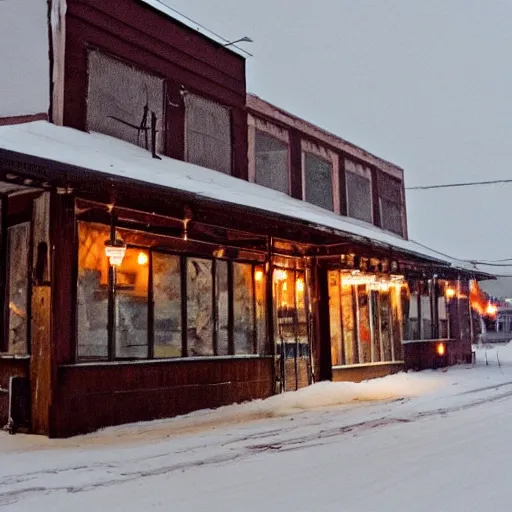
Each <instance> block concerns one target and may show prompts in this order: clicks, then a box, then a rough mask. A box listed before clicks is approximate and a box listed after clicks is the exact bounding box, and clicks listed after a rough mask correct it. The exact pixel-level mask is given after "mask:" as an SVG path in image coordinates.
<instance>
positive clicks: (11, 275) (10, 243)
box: [7, 222, 30, 355]
mask: <svg viewBox="0 0 512 512" xmlns="http://www.w3.org/2000/svg"><path fill="white" fill-rule="evenodd" d="M29 247H30V223H29V222H25V223H23V224H18V225H16V226H12V227H10V228H9V229H8V230H7V254H8V259H9V267H8V268H9V271H8V301H9V345H8V352H9V353H10V354H18V355H19V354H26V353H27V352H28V345H27V337H28V319H29V315H28V283H29Z"/></svg>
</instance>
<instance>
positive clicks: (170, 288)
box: [152, 252, 182, 358]
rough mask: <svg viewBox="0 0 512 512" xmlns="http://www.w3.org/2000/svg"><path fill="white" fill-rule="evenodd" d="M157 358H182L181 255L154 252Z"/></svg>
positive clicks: (155, 351) (155, 352)
mask: <svg viewBox="0 0 512 512" xmlns="http://www.w3.org/2000/svg"><path fill="white" fill-rule="evenodd" d="M152 263H153V302H154V339H155V349H154V355H155V357H157V358H159V357H163V358H168V357H181V355H182V354H181V351H182V333H181V331H182V329H181V271H180V263H181V262H180V257H179V256H174V255H170V254H162V253H157V252H155V253H153V258H152Z"/></svg>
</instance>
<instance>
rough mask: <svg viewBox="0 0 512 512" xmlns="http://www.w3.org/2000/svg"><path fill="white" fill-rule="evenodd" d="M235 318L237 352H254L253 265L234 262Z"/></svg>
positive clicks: (234, 336)
mask: <svg viewBox="0 0 512 512" xmlns="http://www.w3.org/2000/svg"><path fill="white" fill-rule="evenodd" d="M233 320H234V325H233V331H234V332H233V338H234V341H235V354H252V353H254V341H255V338H254V335H255V332H254V293H253V277H252V265H248V264H243V263H233Z"/></svg>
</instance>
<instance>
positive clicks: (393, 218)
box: [377, 173, 404, 236]
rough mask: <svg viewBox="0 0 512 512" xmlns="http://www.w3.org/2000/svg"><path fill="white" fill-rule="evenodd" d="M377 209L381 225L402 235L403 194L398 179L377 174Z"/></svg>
mask: <svg viewBox="0 0 512 512" xmlns="http://www.w3.org/2000/svg"><path fill="white" fill-rule="evenodd" d="M377 188H378V191H379V209H380V220H381V227H382V228H383V229H386V230H387V231H391V232H392V233H395V234H397V235H400V236H403V234H404V225H403V194H402V184H401V182H400V181H399V180H397V179H394V178H392V177H391V176H387V175H385V174H383V173H379V174H378V187H377Z"/></svg>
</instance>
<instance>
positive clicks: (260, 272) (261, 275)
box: [254, 266, 268, 354]
mask: <svg viewBox="0 0 512 512" xmlns="http://www.w3.org/2000/svg"><path fill="white" fill-rule="evenodd" d="M254 293H255V294H256V339H257V350H256V353H257V354H266V353H267V352H268V350H267V324H266V314H265V312H266V307H267V306H266V304H265V299H266V296H267V294H266V277H265V270H264V268H263V266H255V267H254Z"/></svg>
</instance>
